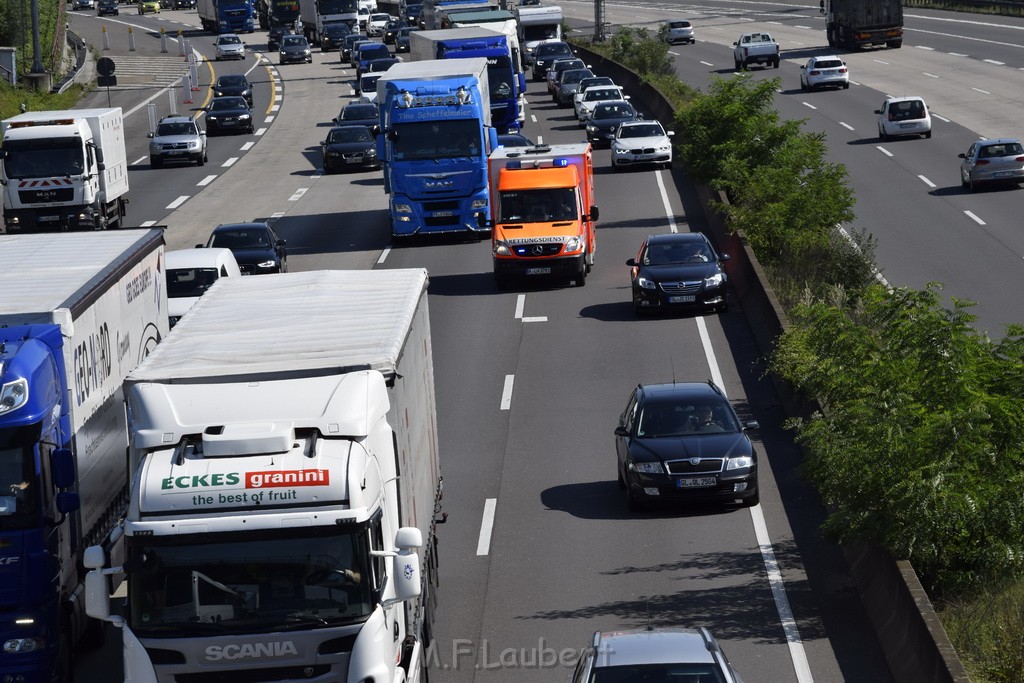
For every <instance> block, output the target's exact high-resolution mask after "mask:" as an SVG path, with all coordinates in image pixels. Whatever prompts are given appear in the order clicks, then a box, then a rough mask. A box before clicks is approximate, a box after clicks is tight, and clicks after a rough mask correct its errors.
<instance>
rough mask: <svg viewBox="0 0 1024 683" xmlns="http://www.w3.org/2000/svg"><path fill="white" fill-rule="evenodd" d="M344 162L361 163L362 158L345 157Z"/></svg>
mask: <svg viewBox="0 0 1024 683" xmlns="http://www.w3.org/2000/svg"><path fill="white" fill-rule="evenodd" d="M345 163H346V164H361V163H363V160H362V159H345Z"/></svg>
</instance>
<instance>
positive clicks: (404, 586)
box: [393, 526, 423, 601]
mask: <svg viewBox="0 0 1024 683" xmlns="http://www.w3.org/2000/svg"><path fill="white" fill-rule="evenodd" d="M395 547H397V548H398V552H397V553H396V554H395V556H394V558H393V560H394V569H395V576H394V577H393V578H394V580H395V600H398V601H405V600H412V599H413V598H418V597H419V595H420V591H421V585H420V557H419V554H418V553H417V552H416V550H415V549H416V548H421V547H423V534H422V533H421V532H420V530H419V529H417V528H416V527H411V526H405V527H402V528H401V529H399V530H398V533H396V534H395Z"/></svg>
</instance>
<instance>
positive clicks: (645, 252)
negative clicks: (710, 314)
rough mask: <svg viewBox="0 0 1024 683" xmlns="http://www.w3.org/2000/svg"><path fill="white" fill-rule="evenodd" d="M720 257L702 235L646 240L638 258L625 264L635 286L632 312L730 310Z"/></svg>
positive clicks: (724, 257)
mask: <svg viewBox="0 0 1024 683" xmlns="http://www.w3.org/2000/svg"><path fill="white" fill-rule="evenodd" d="M728 260H729V254H719V253H717V252H716V251H715V248H714V247H712V246H711V242H710V241H708V238H707V237H705V236H704V234H703V233H699V232H680V233H668V234H665V235H651V236H650V237H648V238H647V239H645V240H644V243H643V246H641V247H640V253H639V254H637V257H636V258H631V259H629V260H628V261H626V265H627V266H629V267H630V279H631V280H632V283H633V310H635V311H636V314H637V315H641V314H643V313H646V312H648V311H659V310H672V309H696V310H707V309H712V310H715V311H718V312H723V311H725V310H726V309H727V308H728V302H727V299H726V291H725V288H726V281H727V280H728V278H727V277H726V275H725V271H724V270H723V269H722V262H723V261H728Z"/></svg>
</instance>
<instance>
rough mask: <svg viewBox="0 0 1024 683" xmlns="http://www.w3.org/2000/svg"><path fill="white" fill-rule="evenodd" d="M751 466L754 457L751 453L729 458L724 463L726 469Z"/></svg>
mask: <svg viewBox="0 0 1024 683" xmlns="http://www.w3.org/2000/svg"><path fill="white" fill-rule="evenodd" d="M753 466H754V457H753V456H751V455H742V456H740V457H738V458H729V459H728V460H727V461H726V463H725V469H727V470H742V469H745V468H748V467H753Z"/></svg>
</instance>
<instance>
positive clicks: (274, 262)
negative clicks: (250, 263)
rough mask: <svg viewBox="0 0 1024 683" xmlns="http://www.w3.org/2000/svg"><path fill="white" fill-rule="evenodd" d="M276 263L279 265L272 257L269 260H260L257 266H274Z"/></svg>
mask: <svg viewBox="0 0 1024 683" xmlns="http://www.w3.org/2000/svg"><path fill="white" fill-rule="evenodd" d="M276 265H277V261H274V260H273V259H271V260H269V261H260V262H259V263H257V264H256V267H257V268H273V267H274V266H276Z"/></svg>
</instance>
